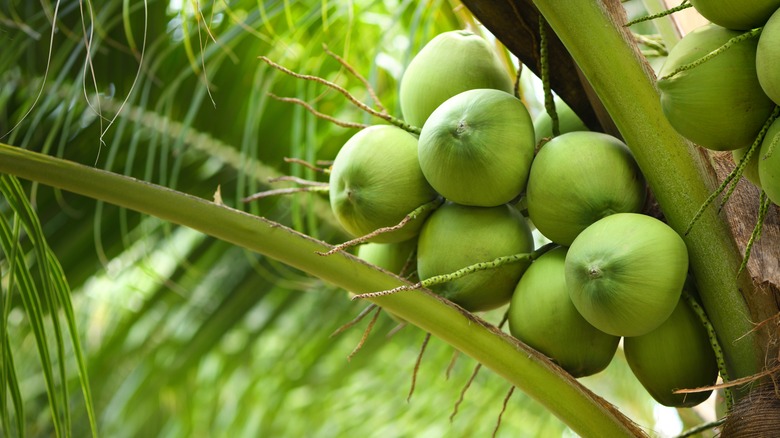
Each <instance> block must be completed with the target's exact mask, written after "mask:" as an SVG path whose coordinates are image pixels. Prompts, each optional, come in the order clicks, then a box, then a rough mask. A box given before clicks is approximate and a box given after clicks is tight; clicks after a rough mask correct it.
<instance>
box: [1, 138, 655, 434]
mask: <svg viewBox="0 0 780 438" xmlns="http://www.w3.org/2000/svg"><path fill="white" fill-rule="evenodd" d="M0 172H4V173H12V174H14V175H16V176H18V177H21V178H25V179H31V180H34V181H38V182H40V183H42V184H46V185H50V186H53V187H58V188H61V189H63V190H67V191H71V192H75V193H79V194H81V195H84V196H88V197H91V198H94V199H100V200H103V201H106V202H109V203H112V204H116V205H119V206H122V207H125V208H129V209H133V210H137V211H140V212H143V213H147V214H151V215H154V216H157V217H159V218H161V219H164V220H167V221H170V222H173V223H177V224H181V225H185V226H188V227H191V228H193V229H196V230H199V231H201V232H203V233H206V234H209V235H211V236H214V237H216V238H219V239H222V240H225V241H227V242H230V243H233V244H236V245H240V246H242V247H245V248H247V249H250V250H253V251H256V252H259V253H261V254H264V255H266V256H268V257H271V258H274V259H277V260H279V261H282V262H284V263H286V264H288V265H290V266H292V267H295V268H298V269H301V270H303V271H305V272H307V273H309V274H311V275H314V276H317V277H319V278H321V279H323V280H325V281H328V282H331V283H333V284H335V285H337V286H339V287H341V288H344V289H347V290H349V291H351V292H354V293H357V294H359V293H366V292H373V291H380V290H387V289H392V288H394V287H397V286H399V285H402V284H405V283H406V281H405V280H403V279H401V278H400V277H396V276H394V275H391V274H388V273H386V272H384V271H381V270H378V269H376V268H374V267H372V266H371V265H369V264H367V263H364V262H362V261H360V260H359V259H357V258H356V257H354V256H351V255H349V254H345V253H338V254H334V255H332V256H329V257H322V256H320V255H318V254H317V252H323V251H326V250H327V249H329V245H328V244H326V243H324V242H321V241H318V240H315V239H313V238H311V237H308V236H305V235H303V234H300V233H297V232H295V231H293V230H291V229H289V228H287V227H284V226H282V225H281V224H278V223H276V222H273V221H270V220H267V219H265V218H262V217H257V216H252V215H249V214H247V213H244V212H241V211H238V210H234V209H231V208H229V207H226V206H224V205H218V204H215V203H213V202H209V201H206V200H203V199H200V198H196V197H193V196H190V195H187V194H184V193H180V192H176V191H173V190H170V189H167V188H164V187H160V186H156V185H152V184H149V183H146V182H142V181H138V180H136V179H133V178H129V177H123V176H119V175H116V174H112V173H108V172H104V171H100V170H97V169H94V168H90V167H85V166H82V165H79V164H75V163H72V162H68V161H64V160H60V159H56V158H53V157H48V156H44V155H40V154H36V153H34V152H29V151H26V150H22V149H19V148H14V147H11V146H6V145H0ZM373 301H374V302H375V303H376V304H378V305H380V306H382V307H383V308H385V309H386V310H388V311H390V312H392V313H394V314H396V315H398V316H399V317H401V318H403V319H405V320H407V321H409V322H410V323H412V324H414V325H416V326H418V327H420V328H421V329H423V330H425V331H426V332H428V333H431V334H432V335H434V336H437V337H439V338H440V339H442V340H444V341H445V342H447V343H449V344H450V345H452V346H454V347H455V348H457V349H458V350H460V351H463V352H464V353H466V354H467V355H469V356H471V357H473V358H475V359H476V360H478V361H479V362H481V363H483V364H484V365H485V366H486V367H488V368H490V369H492V370H493V371H494V372H496V373H497V374H499V375H501V376H503V377H504V378H505V379H507V380H508V381H509V382H510V383H511V384H513V385H515V386H517V387H518V388H519V389H521V390H522V391H524V392H525V393H527V394H528V395H529V396H531V397H532V398H534V399H536V400H537V401H539V402H540V403H541V404H542V405H544V406H545V407H546V408H547V409H549V410H550V411H551V412H552V413H554V414H555V415H556V416H558V417H559V418H560V419H561V420H563V421H564V422H565V423H567V424H568V425H569V426H570V427H571V428H572V429H573V430H574V431H575V432H576V433H578V434H580V435H583V436H610V437H622V436H624V437H630V436H643V435H644V433H643V432H642V431H641V429H639V427H637V426H636V425H635V424H633V423H632V422H631V421H630V420H629V419H627V418H626V417H625V416H623V414H621V413H620V412H619V411H618V410H617V409H616V408H615V407H614V406H612V405H611V404H610V403H608V402H606V401H605V400H603V399H601V398H600V397H598V396H597V395H595V394H594V393H592V392H591V391H589V390H588V389H586V388H585V387H584V386H582V385H581V384H580V383H579V382H577V381H576V380H575V379H573V378H572V377H570V376H569V375H568V374H566V373H565V372H564V371H562V370H561V369H560V368H559V367H557V366H555V365H554V364H553V363H552V362H550V361H549V360H548V359H547V358H545V357H544V356H543V355H541V354H539V353H538V352H536V351H535V350H533V349H531V348H529V347H527V346H525V345H524V344H521V343H520V342H518V341H517V340H515V339H514V338H512V337H511V336H509V335H508V334H506V333H504V332H502V331H501V330H499V329H497V328H496V327H494V326H492V325H489V324H487V323H485V322H484V321H483V320H481V319H479V318H476V317H475V316H473V315H471V314H470V313H467V312H465V311H463V310H462V309H460V308H459V307H457V306H455V305H453V304H451V303H449V302H447V301H446V300H444V299H442V298H440V297H438V296H437V295H434V294H432V293H430V292H428V291H407V292H403V293H398V294H394V295H391V296H386V297H378V298H375V299H373Z"/></svg>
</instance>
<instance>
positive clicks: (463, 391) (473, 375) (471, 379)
mask: <svg viewBox="0 0 780 438" xmlns="http://www.w3.org/2000/svg"><path fill="white" fill-rule="evenodd" d="M480 368H482V364H481V363H478V364H477V366H475V367H474V371H473V372H472V373H471V377H469V380H468V382H466V385H464V386H463V389H461V390H460V397H458V401H456V402H455V406H454V407H453V409H452V414H450V422H452V420H453V419H455V416H456V415H458V408H459V407H460V404H461V403H463V400H464V399H465V398H466V391H468V390H469V388H470V387H471V384H472V383H473V382H474V379H476V378H477V373H479V369H480Z"/></svg>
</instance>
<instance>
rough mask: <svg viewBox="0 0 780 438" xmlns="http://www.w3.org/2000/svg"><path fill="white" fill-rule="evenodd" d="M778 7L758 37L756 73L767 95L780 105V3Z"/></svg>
mask: <svg viewBox="0 0 780 438" xmlns="http://www.w3.org/2000/svg"><path fill="white" fill-rule="evenodd" d="M777 3H780V1H778V2H777ZM776 8H778V9H777V12H775V13H774V14H772V16H771V17H770V18H769V21H767V23H766V25H765V26H764V29H763V30H762V31H761V36H760V37H759V38H758V47H757V48H756V74H757V75H758V82H759V83H760V84H761V88H762V89H763V90H764V92H765V93H766V95H767V96H769V97H770V98H771V99H772V100H773V101H774V102H775V103H776V104H778V105H780V68H778V66H780V5H778V6H776Z"/></svg>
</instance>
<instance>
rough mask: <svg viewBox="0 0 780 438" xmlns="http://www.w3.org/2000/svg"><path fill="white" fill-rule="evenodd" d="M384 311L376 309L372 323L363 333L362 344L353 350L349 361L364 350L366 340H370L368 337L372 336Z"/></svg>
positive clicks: (370, 322)
mask: <svg viewBox="0 0 780 438" xmlns="http://www.w3.org/2000/svg"><path fill="white" fill-rule="evenodd" d="M381 311H382V308H381V307H378V306H377V308H376V312H374V317H373V318H371V321H369V323H368V326H367V327H366V330H365V331H364V332H363V337H361V338H360V342H358V344H357V345H356V346H355V349H354V350H352V353H349V356H347V361H351V360H352V357H353V356H354V355H355V354H357V352H358V351H360V349H361V348H363V344H365V343H366V340H367V339H368V335H370V334H371V330H373V329H374V324H376V320H377V319H379V312H381Z"/></svg>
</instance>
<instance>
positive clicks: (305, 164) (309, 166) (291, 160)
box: [284, 157, 333, 173]
mask: <svg viewBox="0 0 780 438" xmlns="http://www.w3.org/2000/svg"><path fill="white" fill-rule="evenodd" d="M284 162H285V163H294V164H300V165H301V166H303V167H305V168H307V169H311V170H313V171H315V172H321V173H329V172H330V170H329V169H323V168H322V167H317V166H315V165H313V164H311V163H309V162H308V161H306V160H301V159H300V158H290V157H284ZM317 163H318V164H319V163H320V162H319V161H318V162H317ZM323 163H325V162H323ZM330 164H333V163H330ZM323 165H326V164H323ZM327 166H330V165H327Z"/></svg>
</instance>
